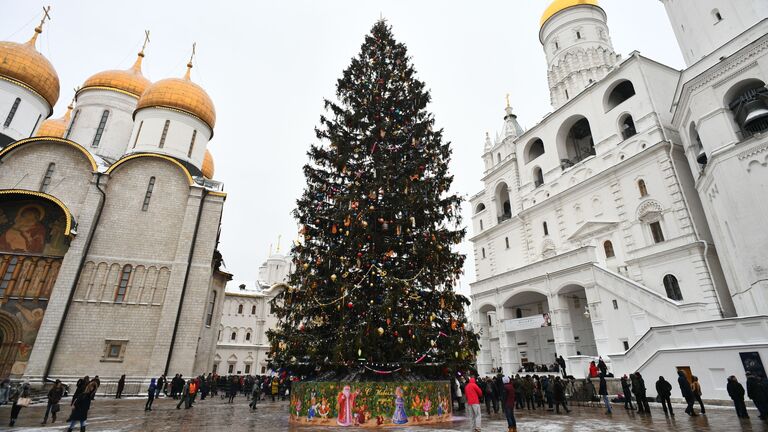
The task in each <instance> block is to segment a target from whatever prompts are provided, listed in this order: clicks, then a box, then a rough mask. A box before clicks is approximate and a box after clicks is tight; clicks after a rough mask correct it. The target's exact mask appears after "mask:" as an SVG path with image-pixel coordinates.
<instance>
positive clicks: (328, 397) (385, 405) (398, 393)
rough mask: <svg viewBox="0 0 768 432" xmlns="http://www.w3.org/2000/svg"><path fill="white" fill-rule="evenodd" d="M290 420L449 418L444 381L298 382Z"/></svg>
mask: <svg viewBox="0 0 768 432" xmlns="http://www.w3.org/2000/svg"><path fill="white" fill-rule="evenodd" d="M291 392H292V394H291V404H290V420H291V422H293V423H299V424H305V425H312V424H315V425H318V426H358V427H383V426H397V425H419V424H430V423H439V422H444V421H450V420H451V387H450V384H449V383H448V382H447V381H422V382H350V383H343V382H311V381H308V382H297V383H294V385H293V386H292V389H291Z"/></svg>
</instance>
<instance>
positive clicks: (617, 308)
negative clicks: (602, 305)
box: [612, 300, 619, 310]
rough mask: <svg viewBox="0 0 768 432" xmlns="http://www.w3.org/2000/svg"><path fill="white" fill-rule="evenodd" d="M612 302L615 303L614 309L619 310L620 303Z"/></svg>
mask: <svg viewBox="0 0 768 432" xmlns="http://www.w3.org/2000/svg"><path fill="white" fill-rule="evenodd" d="M612 302H613V308H614V309H616V310H619V302H618V301H616V300H613V301H612Z"/></svg>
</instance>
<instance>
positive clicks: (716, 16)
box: [712, 9, 723, 24]
mask: <svg viewBox="0 0 768 432" xmlns="http://www.w3.org/2000/svg"><path fill="white" fill-rule="evenodd" d="M712 17H713V18H714V19H715V24H717V23H719V22H720V21H722V20H723V15H722V14H721V13H720V11H719V10H717V9H713V10H712Z"/></svg>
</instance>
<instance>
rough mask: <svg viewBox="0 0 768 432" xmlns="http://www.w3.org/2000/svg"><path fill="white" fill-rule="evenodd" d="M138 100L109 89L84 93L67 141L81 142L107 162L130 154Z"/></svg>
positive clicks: (72, 120) (83, 91)
mask: <svg viewBox="0 0 768 432" xmlns="http://www.w3.org/2000/svg"><path fill="white" fill-rule="evenodd" d="M137 101H138V99H137V98H136V97H135V96H133V95H130V94H126V93H120V92H116V91H113V90H109V89H101V88H85V89H83V90H81V91H80V92H79V93H78V95H77V107H76V108H75V110H74V111H73V112H72V119H71V124H70V127H69V129H68V130H67V133H68V134H69V135H68V136H67V135H65V138H67V139H70V140H72V141H75V142H77V143H81V144H82V145H83V146H85V147H86V148H88V149H89V150H90V151H91V152H93V153H94V154H97V155H99V156H101V157H103V158H105V159H106V160H109V161H116V160H118V159H120V158H121V157H122V156H123V155H124V154H125V153H126V147H127V146H128V138H129V137H130V135H131V130H132V129H133V111H134V110H135V109H136V102H137ZM105 113H106V114H105ZM103 117H106V123H105V125H104V128H103V131H102V132H101V134H99V137H100V138H99V139H98V142H97V138H96V137H97V130H98V129H99V125H100V124H101V122H102V118H103Z"/></svg>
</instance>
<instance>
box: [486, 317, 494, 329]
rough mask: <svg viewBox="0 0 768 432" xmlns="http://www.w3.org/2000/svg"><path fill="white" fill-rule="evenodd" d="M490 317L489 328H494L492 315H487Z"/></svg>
mask: <svg viewBox="0 0 768 432" xmlns="http://www.w3.org/2000/svg"><path fill="white" fill-rule="evenodd" d="M486 316H487V317H488V327H493V320H492V319H491V315H490V314H489V315H486Z"/></svg>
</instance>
